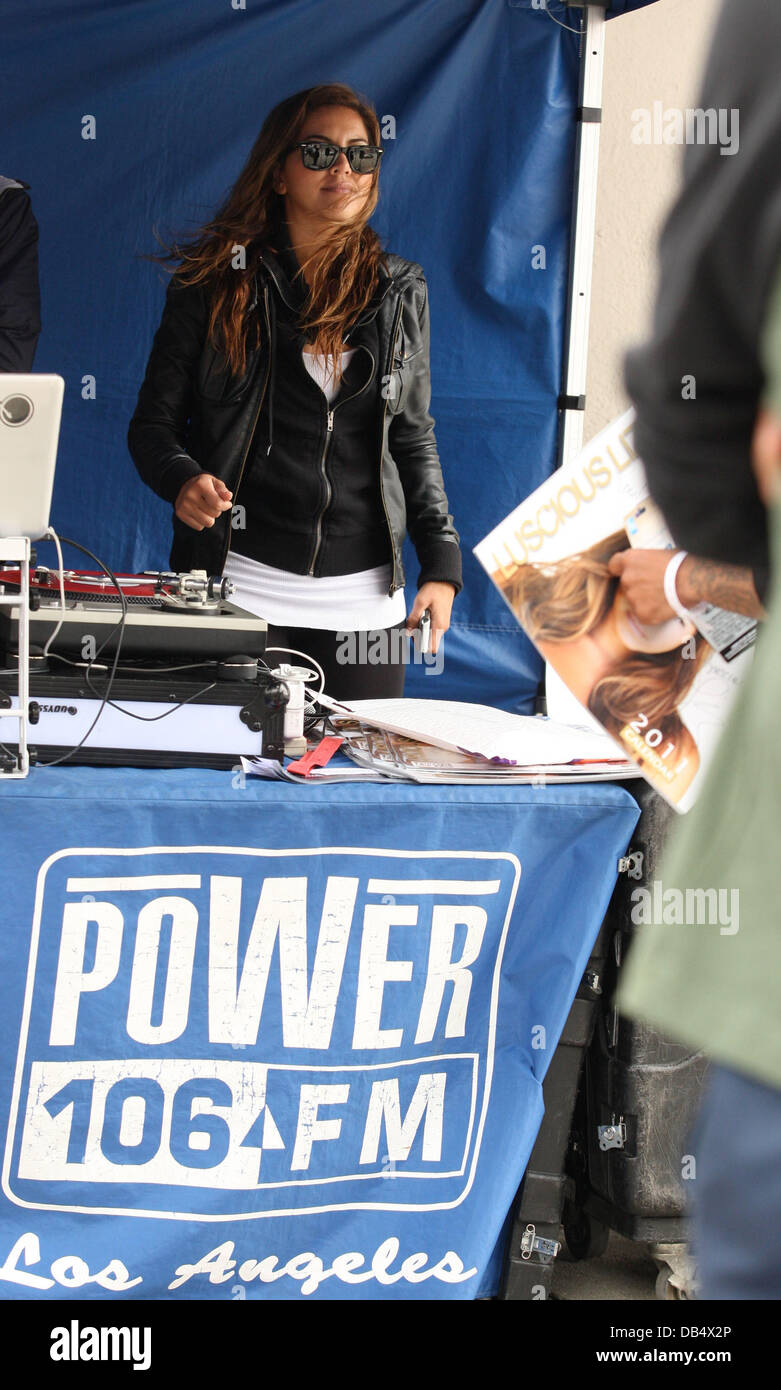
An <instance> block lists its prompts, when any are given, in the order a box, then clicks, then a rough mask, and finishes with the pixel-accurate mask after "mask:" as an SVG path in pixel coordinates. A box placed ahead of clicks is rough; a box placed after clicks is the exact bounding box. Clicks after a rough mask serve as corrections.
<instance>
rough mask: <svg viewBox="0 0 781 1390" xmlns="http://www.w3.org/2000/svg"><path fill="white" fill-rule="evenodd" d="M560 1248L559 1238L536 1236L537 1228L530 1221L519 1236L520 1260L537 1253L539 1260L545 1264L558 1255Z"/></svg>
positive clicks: (529, 1257)
mask: <svg viewBox="0 0 781 1390" xmlns="http://www.w3.org/2000/svg"><path fill="white" fill-rule="evenodd" d="M560 1249H561V1241H560V1240H546V1239H545V1237H544V1236H538V1235H537V1228H536V1226H532V1224H531V1222H530V1223H529V1225H528V1226H527V1227H526V1230H525V1231H524V1233H523V1235H522V1237H521V1259H522V1260H530V1259H531V1257H532V1255H538V1256H539V1259H540V1262H541V1263H542V1264H547V1263H548V1261H549V1260H552V1259H554V1258H555V1256H556V1255H558V1253H559V1251H560Z"/></svg>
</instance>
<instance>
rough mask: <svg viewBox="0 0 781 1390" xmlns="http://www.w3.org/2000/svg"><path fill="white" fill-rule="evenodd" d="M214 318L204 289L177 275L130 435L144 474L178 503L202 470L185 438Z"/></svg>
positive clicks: (132, 450)
mask: <svg viewBox="0 0 781 1390" xmlns="http://www.w3.org/2000/svg"><path fill="white" fill-rule="evenodd" d="M208 322H209V309H208V301H207V297H206V293H205V291H204V289H203V287H202V286H201V285H180V284H179V283H178V282H177V281H176V279H175V277H174V278H173V279H172V280H171V282H170V284H169V285H168V288H167V290H166V296H165V305H164V308H163V315H162V318H161V320H160V326H159V328H158V330H157V332H156V333H155V336H154V341H153V343H152V351H151V353H150V355H149V360H148V362H147V366H146V373H145V376H144V380H143V383H142V385H141V389H140V391H139V393H138V402H137V404H136V408H135V411H134V413H133V418H132V420H131V421H130V426H129V429H128V434H127V443H128V448H129V450H130V456H131V458H132V460H133V462H134V464H135V466H136V468H137V469H138V472H139V474H140V476H141V478H142V479H143V481H144V482H145V483H146V484H147V486H148V487H151V488H152V489H153V491H154V492H156V493H157V495H158V496H159V497H162V498H163V500H164V501H166V502H170V503H171V504H172V505H173V504H175V502H176V499H177V497H178V496H179V494H180V492H181V490H182V488H183V486H184V485H185V483H187V482H189V481H191V480H192V479H193V478H197V477H198V476H199V475H200V473H201V471H202V470H201V468H200V466H199V465H198V463H196V461H195V459H193V458H191V457H190V455H189V454H188V452H187V449H186V446H185V441H186V431H187V422H188V420H189V418H190V409H191V404H192V390H193V375H194V371H195V366H196V363H197V362H198V359H199V357H200V355H201V352H202V351H203V346H204V342H205V339H206V330H207V326H208Z"/></svg>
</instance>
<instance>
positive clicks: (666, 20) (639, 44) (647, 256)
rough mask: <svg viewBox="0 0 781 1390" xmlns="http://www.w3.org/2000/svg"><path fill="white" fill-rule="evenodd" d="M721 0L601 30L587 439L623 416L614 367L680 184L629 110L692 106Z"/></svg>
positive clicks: (651, 11)
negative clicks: (638, 137) (641, 137)
mask: <svg viewBox="0 0 781 1390" xmlns="http://www.w3.org/2000/svg"><path fill="white" fill-rule="evenodd" d="M720 8H721V0H657V3H656V4H653V5H649V6H648V7H647V8H646V9H642V10H638V11H636V12H635V13H634V14H631V15H625V16H622V17H621V18H620V19H614V20H611V21H610V22H609V23H608V24H607V25H606V31H605V32H606V40H605V82H604V94H603V107H604V110H603V117H602V129H601V134H600V160H599V185H598V194H597V230H596V244H595V252H594V280H593V288H592V301H591V325H590V334H589V360H588V377H587V394H586V417H585V432H584V440H588V439H590V438H591V437H592V436H593V435H594V434H596V433H597V431H598V430H600V429H602V427H603V426H604V425H606V424H607V423H608V422H609V421H610V420H612V419H614V418H615V416H616V415H619V414H620V413H621V411H622V410H625V409H626V406H627V404H628V401H627V398H626V396H625V393H624V390H623V385H622V375H621V364H622V360H623V354H624V351H625V349H626V347H627V346H629V344H630V343H632V342H634V341H637V340H639V339H641V338H642V337H644V336H645V333H646V330H647V327H648V324H649V321H650V313H651V308H652V305H653V294H654V288H655V282H656V238H657V235H658V231H659V228H660V225H661V222H662V220H663V218H664V215H665V212H666V210H667V208H668V207H669V205H670V203H671V201H672V199H673V197H674V194H675V190H676V187H677V184H678V180H679V171H680V161H681V154H682V150H681V149H680V148H679V147H678V146H675V145H672V146H671V145H658V146H657V145H636V144H633V143H632V140H631V132H632V120H631V113H632V111H634V110H636V109H637V108H638V107H647V108H648V109H649V110H653V104H654V102H655V101H661V102H662V103H663V104H664V106H665V107H670V106H675V107H681V108H684V109H685V108H686V107H689V106H696V105H697V104H698V91H699V81H700V76H701V73H702V67H703V64H704V61H705V57H706V53H707V46H708V40H709V37H710V34H711V32H712V29H713V25H714V23H715V20H716V17H717V15H718V13H719V11H720Z"/></svg>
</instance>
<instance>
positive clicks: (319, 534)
mask: <svg viewBox="0 0 781 1390" xmlns="http://www.w3.org/2000/svg"><path fill="white" fill-rule="evenodd" d="M333 429H334V412H333V410H330V409H329V411H328V417H327V431H328V432H327V434H326V436H325V444H324V445H323V452H322V454H321V455H320V473H321V475H322V479H323V482H324V483H325V506H324V507H322V508H321V509H320V512H319V513H318V517H317V530H316V531H315V549H314V554H313V555H312V560H311V563H310V566H309V569H308V570H307V574H309V575H313V574H314V572H315V562H316V561H317V557H318V554H319V553H320V546H321V544H322V539H323V517H324V516H325V514H326V512H327V511H328V508H329V506H330V503H331V497H332V495H333V491H332V488H331V484H330V482H329V481H328V474H327V473H326V471H325V456H326V454H327V453H328V445H329V444H330V443H331V435H332V434H333Z"/></svg>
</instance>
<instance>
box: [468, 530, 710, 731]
mask: <svg viewBox="0 0 781 1390" xmlns="http://www.w3.org/2000/svg"><path fill="white" fill-rule="evenodd" d="M628 547H629V542H628V540H627V538H626V534H625V532H624V531H616V532H614V533H613V535H611V536H607V537H606V538H605V539H604V540H602V541H599V542H598V543H597V544H596V545H592V546H591V547H590V549H588V550H584V551H582V552H581V553H580V554H579V555H571V556H568V557H567V559H565V560H559V561H557V562H555V563H549V564H522V565H511V566H502V567H500V569H499V570H498V571H497V572H496V573H495V574H494V576H493V578H494V581H495V582H496V584H497V585H498V586H499V588H500V589H501V591H502V593H503V594H504V596H505V598H506V599H507V601H508V603H509V604H510V607H511V608H512V610H513V612H514V613H515V614H516V616H517V617H518V619H519V620H520V622H521V623H522V624H523V627H524V629H525V631H526V632H527V633H528V634H529V636H530V637H531V638H532V641H534V642H536V643H537V645H538V646H539V645H540V643H546V642H547V643H550V644H551V645H555V644H557V643H563V642H574V641H576V640H577V639H578V638H579V637H585V636H586V635H587V634H588V633H590V632H593V631H594V629H595V628H598V627H599V626H600V624H601V623H602V622H604V620H605V618H606V617H607V615H608V613H609V612H610V609H611V608H612V606H613V601H614V599H615V595H616V590H617V589H618V585H619V580H618V578H617V577H616V576H615V575H612V574H611V573H610V571H609V569H608V563H609V561H610V557H611V556H612V555H615V554H616V553H617V552H618V551H619V550H627V549H628ZM691 640H692V641H693V642H694V652H693V653H692V655H691V656H689V657H684V656H683V653H682V647H683V645H684V643H682V644H681V647H676V648H675V649H674V650H673V651H670V652H659V653H656V654H655V655H651V654H647V653H644V652H631V653H630V654H629V655H628V656H626V657H624V658H622V659H621V660H620V661H617V662H616V663H615V664H614V666H613V667H612V668H611V670H609V671H608V672H606V674H605V675H603V676H601V677H600V679H599V680H598V681H597V682H596V683H595V684H594V686H593V687H592V689H591V692H590V694H589V698H588V709H589V711H590V712H591V713H592V714H593V715H594V717H595V718H596V719H598V720H599V721H600V723H601V724H603V725H604V726H605V727H606V728H607V729H609V730H610V732H611V733H612V734H620V732H621V730H622V729H624V728H625V727H626V725H627V724H628V723H629V722H630V720H636V719H637V718H638V716H639V715H640V714H644V715H646V716H647V718H648V726H649V727H650V728H655V729H659V730H660V731H661V733H662V734H663V735H664V737H665V738H666V739H669V740H671V741H672V742H673V743H675V745H676V748H677V749H679V750H680V751H688V750H689V749H691V748H693V747H694V740H693V738H692V736H691V734H690V733H689V730H688V729H687V728H686V726H685V724H684V723H683V721H682V720H681V718H680V717H679V715H678V713H677V710H678V706H679V705H680V704H681V702H682V701H683V700H684V699H685V697H686V695H687V694H688V693H689V691H690V690H691V687H692V685H693V684H694V680H695V677H696V675H697V673H698V671H699V670H700V669H701V667H702V665H703V662H704V661H706V660H707V658H708V656H709V655H710V653H711V650H712V648H711V647H710V646H709V644H708V643H707V642H706V641H705V639H704V638H703V637H701V636H700V634H699V633H698V632H697V633H695V635H694V637H693V638H692V639H691ZM686 645H688V644H686Z"/></svg>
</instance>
